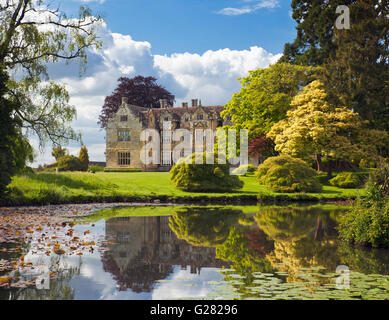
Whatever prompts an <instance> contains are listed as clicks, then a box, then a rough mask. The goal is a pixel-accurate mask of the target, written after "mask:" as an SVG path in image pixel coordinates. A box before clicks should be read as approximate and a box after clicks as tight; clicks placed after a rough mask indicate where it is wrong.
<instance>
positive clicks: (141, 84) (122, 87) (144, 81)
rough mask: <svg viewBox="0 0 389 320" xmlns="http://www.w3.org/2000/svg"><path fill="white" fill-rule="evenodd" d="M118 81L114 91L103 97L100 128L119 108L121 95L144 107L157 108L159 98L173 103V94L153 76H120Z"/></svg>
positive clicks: (103, 126)
mask: <svg viewBox="0 0 389 320" xmlns="http://www.w3.org/2000/svg"><path fill="white" fill-rule="evenodd" d="M118 82H119V85H118V86H117V87H116V89H115V91H114V92H113V93H112V94H111V95H110V96H107V97H106V98H105V101H104V105H103V107H102V109H101V113H100V116H99V124H100V126H101V127H102V128H105V127H106V125H107V122H108V118H109V117H110V115H111V114H113V113H115V112H116V111H117V110H118V109H119V106H120V105H121V102H122V98H123V97H126V98H127V99H128V103H129V104H133V105H136V106H139V107H145V108H159V107H160V104H159V100H160V99H167V104H168V106H170V107H172V106H173V104H174V96H173V95H172V94H171V93H170V92H169V91H167V90H166V89H165V88H163V87H162V86H161V85H159V84H158V83H157V79H156V78H154V77H143V76H136V77H134V78H127V77H121V78H119V79H118Z"/></svg>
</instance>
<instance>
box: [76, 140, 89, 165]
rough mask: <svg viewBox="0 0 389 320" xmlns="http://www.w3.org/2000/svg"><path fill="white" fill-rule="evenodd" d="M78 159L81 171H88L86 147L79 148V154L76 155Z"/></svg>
mask: <svg viewBox="0 0 389 320" xmlns="http://www.w3.org/2000/svg"><path fill="white" fill-rule="evenodd" d="M78 159H80V162H81V163H82V166H83V169H84V170H88V166H89V155H88V149H87V148H86V146H82V147H81V149H80V153H79V154H78Z"/></svg>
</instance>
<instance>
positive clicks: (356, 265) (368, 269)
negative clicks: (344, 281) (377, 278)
mask: <svg viewBox="0 0 389 320" xmlns="http://www.w3.org/2000/svg"><path fill="white" fill-rule="evenodd" d="M338 251H339V254H340V255H341V260H342V264H344V265H347V266H348V267H349V268H350V270H352V271H357V272H360V273H364V274H385V275H389V249H371V248H360V247H354V246H350V245H349V244H348V243H344V242H341V243H339V247H338Z"/></svg>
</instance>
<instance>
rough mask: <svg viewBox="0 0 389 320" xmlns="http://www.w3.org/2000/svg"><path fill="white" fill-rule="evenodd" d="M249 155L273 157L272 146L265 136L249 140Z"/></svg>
mask: <svg viewBox="0 0 389 320" xmlns="http://www.w3.org/2000/svg"><path fill="white" fill-rule="evenodd" d="M248 151H249V154H250V155H251V156H258V157H267V156H272V155H274V153H275V152H274V144H273V142H272V141H271V140H270V139H267V138H266V136H264V135H262V136H260V137H258V138H252V139H249V150H248Z"/></svg>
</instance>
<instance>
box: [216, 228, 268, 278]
mask: <svg viewBox="0 0 389 320" xmlns="http://www.w3.org/2000/svg"><path fill="white" fill-rule="evenodd" d="M272 249H273V241H269V240H267V237H266V235H265V233H263V232H262V231H261V230H259V229H251V228H237V227H233V228H232V229H231V231H230V234H229V236H228V238H227V240H226V241H225V242H224V243H223V244H222V245H219V246H217V247H216V257H217V258H219V259H222V260H225V261H231V262H232V266H231V268H233V269H234V270H235V271H236V272H237V273H238V274H240V275H242V276H244V277H245V281H247V282H248V283H250V282H251V281H252V280H253V276H252V274H253V273H254V272H270V271H271V270H272V269H273V268H272V266H271V265H270V263H269V261H267V259H266V254H267V253H268V252H270V251H271V250H272Z"/></svg>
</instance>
